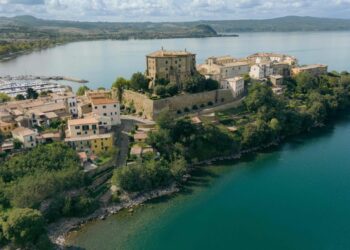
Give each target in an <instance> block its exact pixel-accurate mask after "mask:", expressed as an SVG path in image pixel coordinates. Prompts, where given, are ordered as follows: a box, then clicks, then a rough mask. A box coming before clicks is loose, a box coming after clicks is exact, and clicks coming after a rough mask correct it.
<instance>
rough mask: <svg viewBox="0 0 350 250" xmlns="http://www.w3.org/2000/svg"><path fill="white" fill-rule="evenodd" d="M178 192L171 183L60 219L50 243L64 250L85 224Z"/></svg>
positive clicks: (50, 231)
mask: <svg viewBox="0 0 350 250" xmlns="http://www.w3.org/2000/svg"><path fill="white" fill-rule="evenodd" d="M279 144H280V140H278V141H275V142H272V143H270V144H267V145H265V146H261V147H257V148H253V149H250V150H244V151H241V152H240V153H239V154H233V155H229V156H222V157H215V158H212V159H210V160H205V161H201V162H197V163H195V164H193V165H192V166H191V168H195V167H198V166H204V165H212V164H214V163H218V162H222V161H229V160H238V159H240V158H241V157H242V155H245V154H249V153H253V152H257V151H259V150H261V149H266V148H270V147H272V146H277V145H279ZM189 178H190V175H186V176H184V181H187V180H188V179H189ZM179 191H180V188H179V187H178V186H177V185H176V184H175V183H173V184H172V185H171V186H169V187H167V188H164V189H156V190H153V191H150V192H147V193H141V194H138V195H135V196H134V197H131V198H130V200H128V201H124V202H121V203H119V204H117V205H111V206H108V207H102V208H99V209H98V210H96V211H95V212H94V213H92V214H90V215H88V216H86V217H83V218H71V219H67V218H62V219H61V220H59V221H58V222H55V223H53V224H51V225H49V227H48V235H49V238H50V239H51V241H52V242H53V243H54V244H55V245H56V247H57V249H65V247H67V246H66V237H67V235H68V234H69V233H70V232H72V231H75V230H79V229H80V228H81V227H83V226H84V225H85V224H87V223H89V222H91V221H94V220H99V219H100V220H104V219H105V218H106V217H108V216H110V215H113V214H116V213H118V212H119V211H121V210H123V209H130V211H132V208H134V207H136V206H138V205H141V204H142V203H144V202H146V201H149V200H152V199H156V198H160V197H163V196H167V195H172V194H174V193H177V192H179Z"/></svg>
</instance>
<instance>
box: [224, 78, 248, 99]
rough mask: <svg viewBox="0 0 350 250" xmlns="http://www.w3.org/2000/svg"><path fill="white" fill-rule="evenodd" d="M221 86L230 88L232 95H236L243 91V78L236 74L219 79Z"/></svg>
mask: <svg viewBox="0 0 350 250" xmlns="http://www.w3.org/2000/svg"><path fill="white" fill-rule="evenodd" d="M221 88H223V89H230V90H231V92H232V95H233V96H234V97H238V96H240V95H242V94H243V92H244V79H243V77H240V76H237V77H234V78H229V79H226V80H223V81H221Z"/></svg>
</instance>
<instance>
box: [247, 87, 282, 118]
mask: <svg viewBox="0 0 350 250" xmlns="http://www.w3.org/2000/svg"><path fill="white" fill-rule="evenodd" d="M275 102H276V101H275V98H274V95H273V92H272V90H271V88H269V87H268V86H266V85H263V84H260V83H257V84H254V85H253V86H252V87H250V88H249V92H248V96H247V97H246V98H245V100H244V104H245V106H246V108H247V109H248V110H249V111H250V112H256V111H258V109H259V108H261V107H262V106H267V107H271V106H274V105H275Z"/></svg>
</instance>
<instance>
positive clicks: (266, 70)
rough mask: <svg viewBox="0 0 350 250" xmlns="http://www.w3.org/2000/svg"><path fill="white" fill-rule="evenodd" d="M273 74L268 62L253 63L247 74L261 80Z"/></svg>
mask: <svg viewBox="0 0 350 250" xmlns="http://www.w3.org/2000/svg"><path fill="white" fill-rule="evenodd" d="M272 74H273V69H272V67H271V64H270V63H265V64H255V65H253V66H252V67H251V68H250V72H249V76H250V77H251V78H252V79H255V80H262V79H265V78H267V77H269V76H270V75H272Z"/></svg>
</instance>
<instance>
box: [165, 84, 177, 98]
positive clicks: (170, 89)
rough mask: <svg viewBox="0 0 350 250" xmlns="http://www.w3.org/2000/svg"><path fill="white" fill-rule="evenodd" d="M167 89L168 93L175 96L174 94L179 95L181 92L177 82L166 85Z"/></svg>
mask: <svg viewBox="0 0 350 250" xmlns="http://www.w3.org/2000/svg"><path fill="white" fill-rule="evenodd" d="M166 91H167V93H168V95H170V96H174V95H177V94H178V93H179V87H178V86H177V85H176V83H169V84H168V85H167V86H166Z"/></svg>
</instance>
